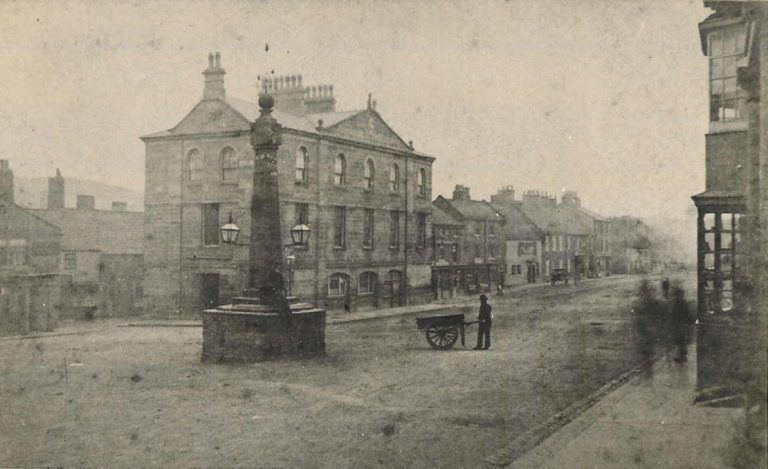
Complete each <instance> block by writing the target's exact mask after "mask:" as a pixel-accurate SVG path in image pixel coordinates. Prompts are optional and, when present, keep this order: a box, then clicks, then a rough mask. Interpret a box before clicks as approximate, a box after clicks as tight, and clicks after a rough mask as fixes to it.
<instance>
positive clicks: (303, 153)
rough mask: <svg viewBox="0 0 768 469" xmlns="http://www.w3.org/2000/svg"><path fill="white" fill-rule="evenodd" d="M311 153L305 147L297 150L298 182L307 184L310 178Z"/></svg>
mask: <svg viewBox="0 0 768 469" xmlns="http://www.w3.org/2000/svg"><path fill="white" fill-rule="evenodd" d="M308 169H309V153H307V149H306V148H305V147H299V148H298V149H297V150H296V175H295V178H296V182H298V183H304V182H307V179H308V177H309V172H308Z"/></svg>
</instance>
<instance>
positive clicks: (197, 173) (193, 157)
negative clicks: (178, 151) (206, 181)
mask: <svg viewBox="0 0 768 469" xmlns="http://www.w3.org/2000/svg"><path fill="white" fill-rule="evenodd" d="M187 168H188V169H189V180H190V181H199V180H200V179H202V178H203V155H202V154H201V153H200V150H198V149H197V148H194V149H192V150H189V153H187Z"/></svg>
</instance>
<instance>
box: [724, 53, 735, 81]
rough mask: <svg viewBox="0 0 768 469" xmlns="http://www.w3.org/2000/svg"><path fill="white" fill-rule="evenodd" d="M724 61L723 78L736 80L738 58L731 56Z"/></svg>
mask: <svg viewBox="0 0 768 469" xmlns="http://www.w3.org/2000/svg"><path fill="white" fill-rule="evenodd" d="M722 60H723V75H722V77H723V78H728V77H730V78H735V77H736V57H735V56H730V57H726V58H724V59H722Z"/></svg>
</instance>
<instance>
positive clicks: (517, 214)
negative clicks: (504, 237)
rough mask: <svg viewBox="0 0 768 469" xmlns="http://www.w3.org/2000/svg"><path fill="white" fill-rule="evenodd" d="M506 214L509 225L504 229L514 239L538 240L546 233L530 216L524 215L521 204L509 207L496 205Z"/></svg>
mask: <svg viewBox="0 0 768 469" xmlns="http://www.w3.org/2000/svg"><path fill="white" fill-rule="evenodd" d="M494 206H495V207H497V208H498V210H499V211H500V212H501V213H502V214H504V218H505V219H506V220H507V225H506V227H505V228H504V230H505V231H506V233H507V234H508V235H509V236H510V238H512V239H538V238H541V237H542V236H543V235H544V233H543V232H542V231H541V229H540V228H539V227H538V226H536V223H534V222H533V220H531V219H530V218H528V216H527V215H526V214H525V213H523V211H522V209H521V208H520V204H519V203H515V204H509V205H494Z"/></svg>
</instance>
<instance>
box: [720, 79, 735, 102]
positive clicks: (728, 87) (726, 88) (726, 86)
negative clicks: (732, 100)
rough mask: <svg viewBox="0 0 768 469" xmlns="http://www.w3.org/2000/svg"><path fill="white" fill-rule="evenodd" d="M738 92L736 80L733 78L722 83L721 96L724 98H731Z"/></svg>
mask: <svg viewBox="0 0 768 469" xmlns="http://www.w3.org/2000/svg"><path fill="white" fill-rule="evenodd" d="M736 90H738V87H737V86H736V79H735V78H726V79H725V80H724V81H723V94H724V95H725V96H726V97H733V96H734V95H733V93H734V92H735V91H736Z"/></svg>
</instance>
